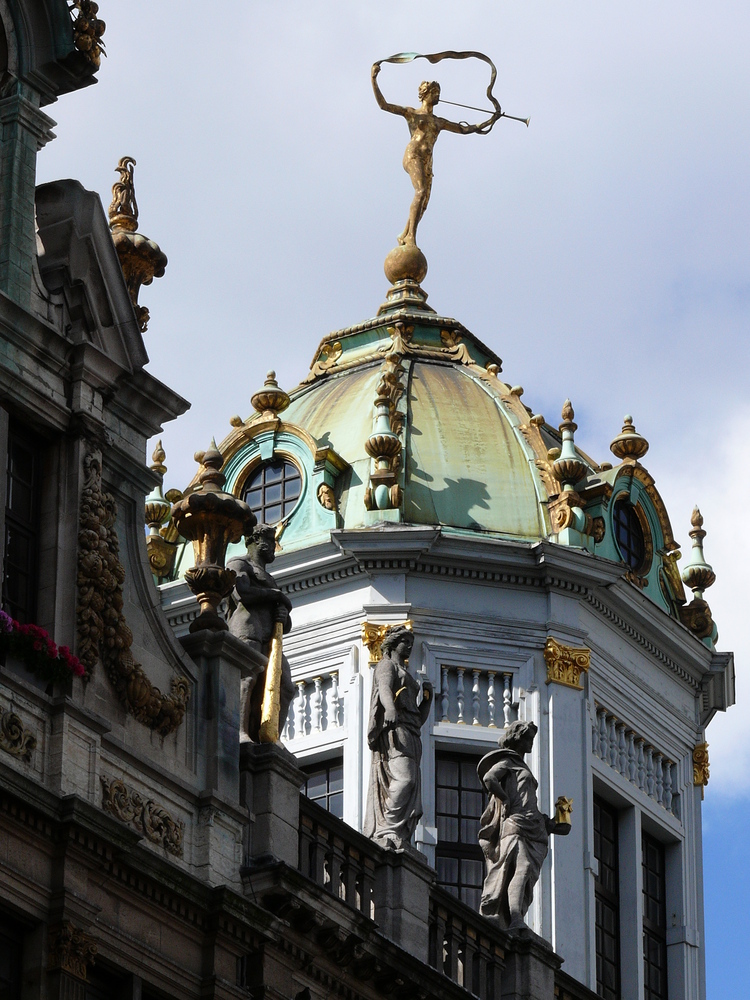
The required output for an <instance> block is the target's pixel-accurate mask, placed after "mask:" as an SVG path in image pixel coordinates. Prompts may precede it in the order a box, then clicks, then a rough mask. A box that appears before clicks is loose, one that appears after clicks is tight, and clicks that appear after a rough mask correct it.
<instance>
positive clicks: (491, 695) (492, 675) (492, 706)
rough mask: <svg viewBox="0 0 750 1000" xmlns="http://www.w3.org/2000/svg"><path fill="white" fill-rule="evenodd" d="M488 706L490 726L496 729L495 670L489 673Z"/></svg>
mask: <svg viewBox="0 0 750 1000" xmlns="http://www.w3.org/2000/svg"><path fill="white" fill-rule="evenodd" d="M487 708H488V709H489V713H490V721H489V728H490V729H496V728H497V726H496V725H495V671H494V670H490V671H489V672H488V673H487Z"/></svg>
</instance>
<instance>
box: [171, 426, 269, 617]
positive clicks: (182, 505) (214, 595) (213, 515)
mask: <svg viewBox="0 0 750 1000" xmlns="http://www.w3.org/2000/svg"><path fill="white" fill-rule="evenodd" d="M200 461H201V464H202V466H203V469H202V471H201V474H200V476H199V477H198V482H199V485H198V486H197V487H196V489H195V490H194V491H193V492H192V493H189V494H188V495H187V496H185V497H183V499H182V500H179V501H178V502H177V503H176V504H175V505H174V507H173V508H172V519H173V521H174V523H175V526H176V528H177V530H178V531H179V533H180V534H181V535H182V536H183V538H189V539H190V540H191V541H192V543H193V553H194V557H195V566H193V568H192V569H189V570H188V571H187V573H186V574H185V580H186V582H187V585H188V586H189V587H190V589H191V590H192V592H193V593H194V594H195V596H196V597H197V598H198V602H199V604H200V608H201V610H200V614H199V615H198V617H197V618H196V619H195V620H194V621H193V622H191V624H190V631H191V632H198V631H200V630H201V629H209V630H211V631H214V632H219V631H224V630H226V628H227V623H226V621H225V620H224V619H223V618H222V617H221V615H220V614H219V612H218V610H217V608H218V605H219V602H220V601H221V600H222V599H223V598H225V597H226V596H227V595H228V594H229V593H231V590H232V587H233V586H234V580H235V574H234V573H233V572H232V570H229V569H227V568H226V567H225V565H224V560H225V558H226V553H227V546H228V545H230V544H234V543H236V542H239V541H240V539H241V538H242V536H243V535H249V534H250V533H251V532H252V530H253V528H254V527H255V524H256V519H255V515H254V514H253V512H252V511H251V510H250V508H249V507H248V505H247V504H246V503H245V502H244V500H238V499H237V498H236V497H234V496H232V495H231V493H225V492H224V491H223V489H222V487H223V486H224V483H225V481H226V477H225V476H224V473H223V472H222V471H221V467H222V465H223V462H224V459H223V458H222V456H221V452H220V451H219V449H218V448H217V447H216V442H215V441H212V442H211V447H210V448H209V449H208V451H206V452H204V453H203V455H202V456H201V459H200Z"/></svg>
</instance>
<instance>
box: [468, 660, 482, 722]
mask: <svg viewBox="0 0 750 1000" xmlns="http://www.w3.org/2000/svg"><path fill="white" fill-rule="evenodd" d="M473 674H474V682H473V684H472V685H471V708H472V714H473V718H472V720H471V724H472V726H481V724H482V723H481V722H480V721H479V671H478V670H474V671H473Z"/></svg>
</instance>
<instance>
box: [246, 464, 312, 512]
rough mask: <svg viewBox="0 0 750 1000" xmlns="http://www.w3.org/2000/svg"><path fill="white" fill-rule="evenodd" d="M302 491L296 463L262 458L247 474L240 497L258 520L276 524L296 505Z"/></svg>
mask: <svg viewBox="0 0 750 1000" xmlns="http://www.w3.org/2000/svg"><path fill="white" fill-rule="evenodd" d="M301 492H302V476H301V474H300V471H299V469H298V468H297V466H296V465H295V464H294V463H293V462H290V461H289V460H288V459H285V458H273V459H271V461H269V462H263V464H262V465H259V466H258V468H257V469H256V470H255V471H254V472H253V473H251V475H250V476H249V477H248V479H247V481H246V483H245V487H244V489H243V491H242V499H243V500H244V501H245V503H246V504H247V505H248V506H249V507H250V510H252V512H253V514H255V516H256V517H257V518H258V523H259V524H278V522H279V521H281V520H283V519H284V518H285V517H288V516H289V514H291V513H292V511H293V510H294V508H295V507H296V506H297V501H298V500H299V497H300V493H301Z"/></svg>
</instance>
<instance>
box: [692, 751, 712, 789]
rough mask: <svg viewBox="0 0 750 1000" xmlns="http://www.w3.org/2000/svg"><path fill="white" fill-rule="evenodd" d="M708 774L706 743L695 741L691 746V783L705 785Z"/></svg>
mask: <svg viewBox="0 0 750 1000" xmlns="http://www.w3.org/2000/svg"><path fill="white" fill-rule="evenodd" d="M709 775H710V770H709V763H708V743H706V742H705V741H704V742H703V743H696V744H695V747H694V748H693V784H694V785H702V786H703V787H705V786H706V785H707V784H708V779H709Z"/></svg>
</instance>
